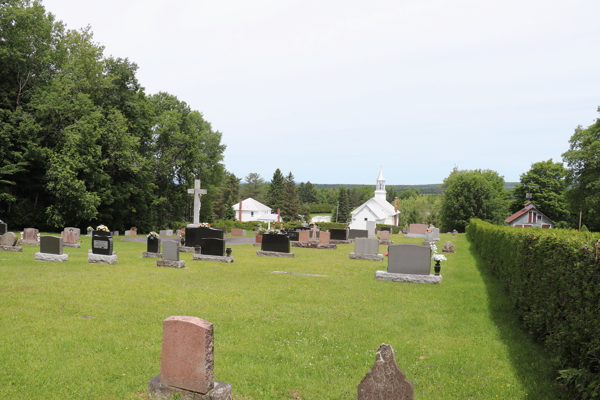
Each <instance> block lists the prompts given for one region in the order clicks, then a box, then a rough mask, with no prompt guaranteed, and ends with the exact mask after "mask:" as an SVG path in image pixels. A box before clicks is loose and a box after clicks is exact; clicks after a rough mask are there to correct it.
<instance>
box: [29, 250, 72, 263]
mask: <svg viewBox="0 0 600 400" xmlns="http://www.w3.org/2000/svg"><path fill="white" fill-rule="evenodd" d="M35 260H36V261H54V262H64V261H69V255H68V254H49V253H40V252H37V253H35Z"/></svg>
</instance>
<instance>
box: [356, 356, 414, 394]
mask: <svg viewBox="0 0 600 400" xmlns="http://www.w3.org/2000/svg"><path fill="white" fill-rule="evenodd" d="M357 392H358V400H412V398H413V388H412V384H411V383H410V382H409V381H407V380H406V379H405V378H404V372H402V371H401V370H400V369H399V368H398V366H397V365H396V354H395V352H394V349H393V348H392V346H391V345H389V344H382V345H381V346H379V350H378V351H377V354H376V355H375V365H373V368H371V369H370V370H369V372H367V374H366V375H365V377H364V378H363V379H362V380H361V381H360V384H359V385H358V388H357Z"/></svg>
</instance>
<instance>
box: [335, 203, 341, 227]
mask: <svg viewBox="0 0 600 400" xmlns="http://www.w3.org/2000/svg"><path fill="white" fill-rule="evenodd" d="M335 204H336V205H335V222H338V215H340V202H339V201H337V202H336V203H335Z"/></svg>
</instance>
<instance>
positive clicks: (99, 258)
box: [88, 250, 117, 264]
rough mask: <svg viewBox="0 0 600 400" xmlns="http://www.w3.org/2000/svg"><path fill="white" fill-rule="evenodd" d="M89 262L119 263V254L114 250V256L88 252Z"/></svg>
mask: <svg viewBox="0 0 600 400" xmlns="http://www.w3.org/2000/svg"><path fill="white" fill-rule="evenodd" d="M90 251H91V250H90ZM88 263H90V264H116V263H117V255H116V254H115V253H114V252H113V255H112V256H105V255H103V254H94V253H88Z"/></svg>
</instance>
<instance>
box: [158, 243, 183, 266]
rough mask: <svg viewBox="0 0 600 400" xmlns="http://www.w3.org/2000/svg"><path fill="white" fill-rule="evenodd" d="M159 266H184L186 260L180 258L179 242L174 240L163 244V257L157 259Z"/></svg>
mask: <svg viewBox="0 0 600 400" xmlns="http://www.w3.org/2000/svg"><path fill="white" fill-rule="evenodd" d="M156 266H157V267H171V268H184V267H185V261H183V260H180V259H179V243H178V242H174V241H172V240H168V241H165V243H164V244H163V258H162V259H161V260H156Z"/></svg>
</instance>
